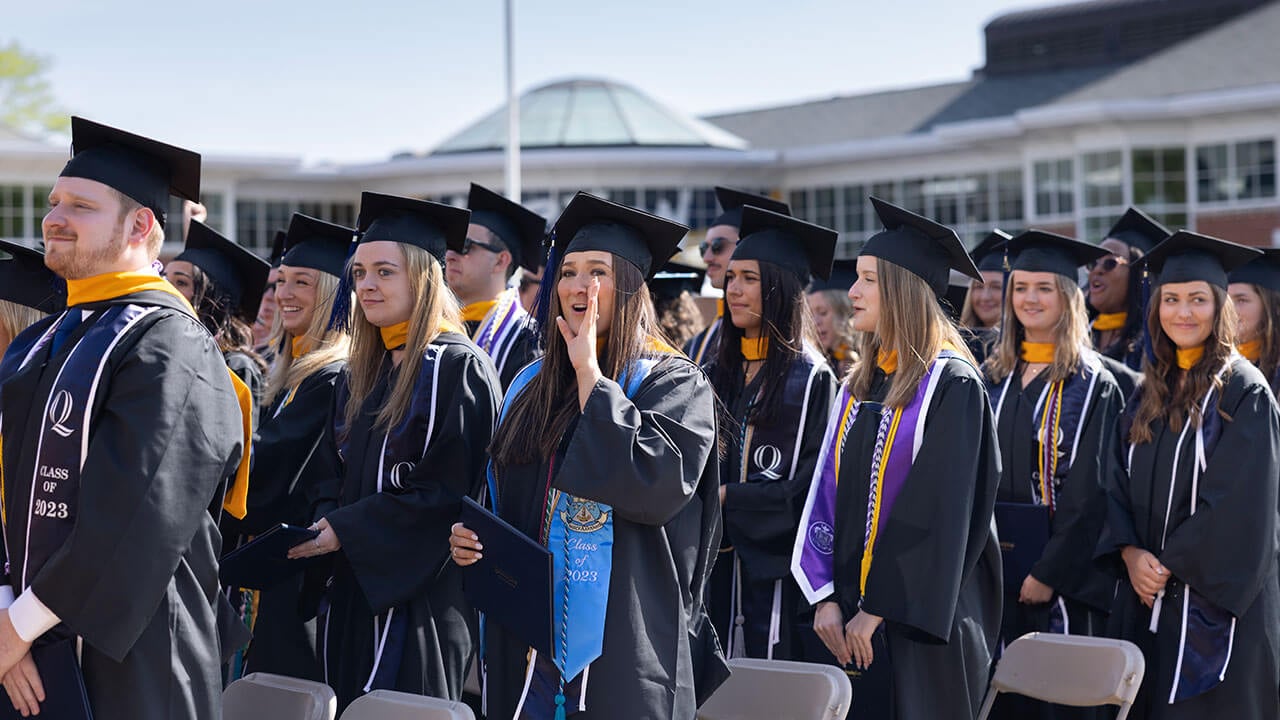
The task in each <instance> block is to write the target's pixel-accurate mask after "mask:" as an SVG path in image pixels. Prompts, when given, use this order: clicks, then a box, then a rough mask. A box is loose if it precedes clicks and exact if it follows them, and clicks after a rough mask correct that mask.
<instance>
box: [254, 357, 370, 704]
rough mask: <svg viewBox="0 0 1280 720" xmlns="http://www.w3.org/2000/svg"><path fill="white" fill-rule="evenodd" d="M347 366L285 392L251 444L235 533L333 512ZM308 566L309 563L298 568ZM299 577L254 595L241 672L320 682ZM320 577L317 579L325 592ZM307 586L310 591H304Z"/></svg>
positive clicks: (311, 620)
mask: <svg viewBox="0 0 1280 720" xmlns="http://www.w3.org/2000/svg"><path fill="white" fill-rule="evenodd" d="M346 366H347V364H346V362H345V361H337V362H333V363H330V364H328V365H326V366H324V367H322V368H319V369H318V370H316V371H315V372H313V373H311V374H310V375H308V376H307V377H306V378H303V380H302V382H301V383H299V384H298V388H297V390H296V391H295V392H294V393H293V394H292V396H290V395H289V394H288V393H282V394H281V397H280V398H278V399H277V400H276V402H275V404H274V406H273V407H271V408H268V410H267V412H266V413H265V420H264V421H263V423H262V427H261V428H260V429H259V432H258V436H257V438H256V440H255V441H254V448H253V451H254V463H253V471H252V474H251V475H250V478H249V498H248V502H247V507H248V513H247V514H246V515H245V518H244V520H243V521H241V522H240V523H239V524H238V526H239V528H240V529H241V532H243V533H244V534H246V535H257V534H259V533H262V532H265V531H266V530H268V529H269V528H271V527H272V526H274V525H278V524H280V523H288V524H290V525H297V526H300V527H306V526H308V525H310V524H311V523H313V522H315V521H316V520H318V519H319V518H321V517H323V516H324V515H325V513H327V512H329V511H330V510H333V509H334V508H336V507H337V505H338V492H339V481H338V477H337V474H336V473H335V472H334V463H333V462H332V456H333V452H334V450H333V448H332V447H331V446H330V445H329V443H330V442H331V441H332V437H331V436H329V435H327V433H326V428H327V427H329V424H330V423H331V421H332V414H331V413H332V411H333V403H334V390H335V386H336V385H337V382H338V377H339V376H340V375H341V374H342V372H343V371H344V370H345V369H346ZM299 562H306V561H299ZM298 570H299V572H298V573H297V574H296V575H293V576H292V577H289V578H288V579H285V580H283V581H281V582H280V584H278V585H275V586H273V587H271V588H268V589H266V590H262V591H261V592H259V593H258V605H257V614H256V618H255V620H254V623H253V642H252V643H250V645H249V650H248V652H247V654H246V657H245V672H246V673H251V672H269V673H275V674H277V675H288V676H290V677H299V678H305V679H307V680H316V681H321V680H323V679H324V669H323V668H322V667H321V666H320V661H319V659H318V657H317V655H316V621H315V619H316V609H317V608H316V603H315V602H314V600H313V597H314V595H315V592H316V590H318V588H316V587H315V581H316V580H317V577H316V573H314V572H303V570H304V568H302V567H299V568H298ZM324 579H325V578H323V577H320V578H318V580H319V582H320V583H321V587H323V585H322V584H323V582H324ZM304 586H307V587H309V588H310V590H311V592H304Z"/></svg>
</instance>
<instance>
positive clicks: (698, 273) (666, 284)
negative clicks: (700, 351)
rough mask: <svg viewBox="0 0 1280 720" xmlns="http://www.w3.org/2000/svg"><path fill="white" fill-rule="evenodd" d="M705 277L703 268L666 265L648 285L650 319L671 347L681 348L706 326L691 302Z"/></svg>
mask: <svg viewBox="0 0 1280 720" xmlns="http://www.w3.org/2000/svg"><path fill="white" fill-rule="evenodd" d="M706 277H707V271H706V269H705V268H696V267H692V266H690V265H682V264H680V263H677V262H669V263H667V264H666V265H664V266H663V267H662V269H661V270H659V271H658V272H657V274H655V275H654V276H653V279H652V280H650V281H649V282H648V285H649V296H650V297H652V298H653V313H654V317H656V318H657V320H658V327H660V328H662V332H663V333H664V334H665V335H666V336H667V339H668V340H670V341H671V344H672V345H673V346H674V347H683V346H684V344H685V343H687V342H689V340H690V339H692V338H693V336H694V335H697V334H698V332H699V331H701V330H702V328H703V327H704V326H705V324H706V323H704V322H703V321H702V313H701V312H700V311H699V310H698V304H697V303H695V302H694V300H693V298H694V296H695V295H697V294H698V293H700V292H702V283H703V281H704V280H705V279H706Z"/></svg>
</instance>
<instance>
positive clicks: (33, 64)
mask: <svg viewBox="0 0 1280 720" xmlns="http://www.w3.org/2000/svg"><path fill="white" fill-rule="evenodd" d="M49 63H50V61H49V59H48V58H46V57H42V56H39V55H35V54H33V53H29V52H27V51H25V50H23V49H22V47H21V46H20V45H18V43H17V41H16V40H11V41H9V44H8V45H0V125H7V126H9V127H11V128H13V129H15V130H19V131H24V132H34V133H43V132H62V131H65V130H67V128H69V127H70V125H71V119H70V118H69V117H68V116H67V112H66V111H65V110H63V109H62V108H60V107H59V106H58V105H57V101H56V100H55V99H54V97H53V89H52V87H51V86H50V84H49V80H48V79H47V78H46V77H45V73H46V71H48V69H49Z"/></svg>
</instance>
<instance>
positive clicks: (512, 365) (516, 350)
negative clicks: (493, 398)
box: [465, 317, 542, 392]
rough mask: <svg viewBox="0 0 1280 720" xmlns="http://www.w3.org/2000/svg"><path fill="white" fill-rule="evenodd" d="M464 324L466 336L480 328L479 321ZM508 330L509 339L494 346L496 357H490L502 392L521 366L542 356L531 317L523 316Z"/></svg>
mask: <svg viewBox="0 0 1280 720" xmlns="http://www.w3.org/2000/svg"><path fill="white" fill-rule="evenodd" d="M465 325H466V329H467V337H472V338H473V337H475V334H476V330H478V329H479V328H480V325H481V321H479V320H473V321H470V322H467V323H465ZM510 332H511V339H510V341H508V342H507V343H503V344H502V345H501V346H500V347H498V348H496V350H497V353H496V354H497V357H490V360H492V361H493V365H494V367H495V368H496V369H497V371H498V379H499V380H500V381H502V390H503V391H504V392H505V391H506V389H507V388H508V387H510V386H511V381H512V380H515V379H516V375H517V374H519V372H520V369H521V368H523V367H524V366H525V365H528V364H529V363H531V362H533V361H534V360H537V359H538V358H540V357H542V348H541V345H542V341H541V338H540V337H539V336H538V324H537V323H536V322H535V321H534V320H533V318H531V317H526V318H524V320H523V322H521V323H520V325H519V326H517V327H516V328H514V329H512V330H511V331H510Z"/></svg>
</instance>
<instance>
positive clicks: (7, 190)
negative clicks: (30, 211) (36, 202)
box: [0, 185, 28, 240]
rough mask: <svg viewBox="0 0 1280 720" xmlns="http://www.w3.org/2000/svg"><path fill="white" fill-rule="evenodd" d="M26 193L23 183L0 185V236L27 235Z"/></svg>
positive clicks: (15, 237)
mask: <svg viewBox="0 0 1280 720" xmlns="http://www.w3.org/2000/svg"><path fill="white" fill-rule="evenodd" d="M26 195H27V187H26V186H25V185H0V237H2V238H11V239H15V240H16V239H18V238H24V237H28V233H27V197H26Z"/></svg>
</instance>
